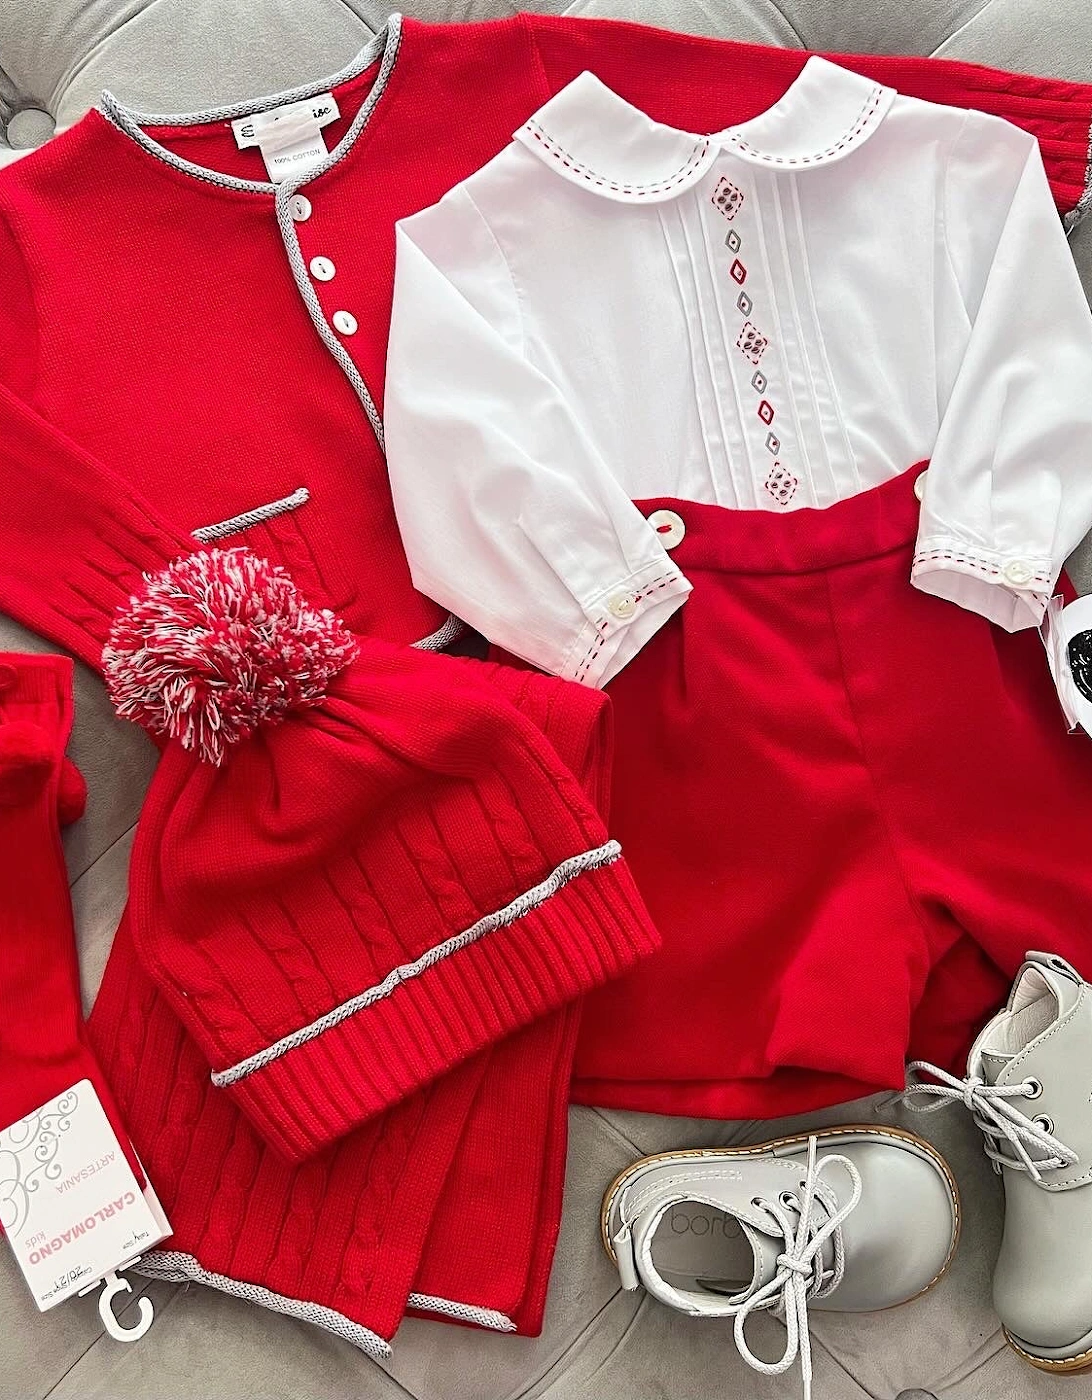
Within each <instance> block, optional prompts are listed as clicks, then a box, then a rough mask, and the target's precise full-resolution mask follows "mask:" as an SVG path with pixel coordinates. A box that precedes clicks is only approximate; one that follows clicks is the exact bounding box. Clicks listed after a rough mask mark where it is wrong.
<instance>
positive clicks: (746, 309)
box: [736, 292, 754, 316]
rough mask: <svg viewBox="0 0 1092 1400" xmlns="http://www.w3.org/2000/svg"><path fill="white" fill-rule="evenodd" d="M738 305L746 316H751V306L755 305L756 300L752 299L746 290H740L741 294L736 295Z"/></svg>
mask: <svg viewBox="0 0 1092 1400" xmlns="http://www.w3.org/2000/svg"><path fill="white" fill-rule="evenodd" d="M736 305H737V306H738V307H739V309H740V310H741V311H742V312H743V314H744V316H749V315H750V314H751V307H752V306H754V302H753V301H752V300H751V298H750V297H749V296H748V295H747V293H746V292H740V294H739V296H738V297H736Z"/></svg>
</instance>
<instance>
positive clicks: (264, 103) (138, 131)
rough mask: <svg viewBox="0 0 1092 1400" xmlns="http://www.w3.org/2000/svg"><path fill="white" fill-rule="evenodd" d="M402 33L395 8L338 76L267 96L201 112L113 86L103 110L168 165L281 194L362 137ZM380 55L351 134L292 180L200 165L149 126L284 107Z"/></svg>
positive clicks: (223, 183) (235, 186) (343, 79)
mask: <svg viewBox="0 0 1092 1400" xmlns="http://www.w3.org/2000/svg"><path fill="white" fill-rule="evenodd" d="M401 38H402V16H401V15H399V14H393V15H391V17H390V19H389V20H388V21H387V23H386V24H385V25H384V27H383V28H382V29H381V30H380V31H379V32H378V33H377V34H375V35H374V36H373V37H372V38H371V39H369V40H368V42H367V43H366V44H365V45H364V47H363V48H362V49H361V50H360V52H359V53H358V54H357V55H356V57H355V58H352V59H350V61H349V62H348V63H347V64H346V65H345V67H344V68H342V69H340V71H338V72H337V73H334V74H333V75H332V76H330V77H328V78H319V79H317V80H313V81H312V82H309V83H302V84H300V86H298V87H294V88H289V89H288V90H287V91H286V92H276V93H271V94H270V95H269V96H267V97H255V98H251V99H249V100H247V101H243V102H233V103H230V104H229V105H228V106H226V107H202V108H199V109H198V110H197V111H196V112H166V113H165V112H141V111H138V110H137V109H136V108H134V107H127V106H126V105H125V104H124V103H123V102H119V101H118V99H117V98H116V97H115V96H114V94H113V93H112V92H109V91H104V92H103V94H102V97H101V99H100V101H99V111H100V112H101V113H102V115H103V116H104V117H106V119H107V120H108V121H110V122H112V123H113V125H114V126H116V127H117V128H118V130H119V131H123V132H124V133H125V134H126V136H128V137H130V138H131V139H132V140H133V141H135V142H136V143H137V145H138V146H141V147H142V148H143V149H144V150H145V151H147V152H148V154H149V155H152V156H155V158H156V160H160V161H162V162H163V163H164V164H165V165H170V166H173V167H174V169H175V170H178V171H181V173H182V174H184V175H191V176H193V177H194V178H195V179H198V180H203V181H204V182H205V183H206V184H210V185H218V186H219V187H220V188H221V189H225V190H241V191H244V192H246V193H249V194H266V195H268V194H276V193H277V192H278V191H279V190H280V189H283V188H285V187H286V186H291V187H292V190H293V191H294V190H296V189H298V188H299V186H300V185H302V184H305V183H306V182H307V181H308V180H314V179H315V178H316V177H317V176H319V175H322V174H325V172H326V171H327V170H330V169H331V168H332V167H333V166H335V165H336V164H337V163H338V161H340V160H341V159H342V158H343V157H344V156H346V155H348V153H349V151H350V149H351V148H352V146H353V143H354V142H355V141H356V138H357V137H358V136H359V135H360V133H361V132H362V131H363V130H364V127H365V126H366V125H367V123H368V120H369V119H370V117H371V115H372V112H373V111H374V109H375V106H376V103H377V102H378V101H379V99H380V97H381V96H382V95H383V91H384V89H385V88H386V86H387V81H388V79H389V78H390V75H391V69H392V68H393V67H394V60H395V59H396V58H397V56H398V48H399V45H400V43H401ZM379 58H381V59H382V60H383V61H382V63H381V64H380V68H379V73H378V75H377V76H376V80H375V83H374V84H373V86H372V89H371V91H370V92H369V93H368V96H367V97H366V98H365V100H364V102H363V103H362V105H361V107H360V110H359V111H358V112H357V114H356V117H355V118H354V119H353V122H352V124H351V125H350V127H349V129H348V131H346V133H345V135H344V136H343V137H342V138H341V140H340V141H339V142H338V143H337V145H336V146H335V147H334V148H333V150H332V151H330V152H329V154H328V155H327V156H326V158H325V159H324V160H322V161H320V162H319V163H318V164H317V165H313V166H312V167H311V169H310V170H308V171H306V172H305V173H304V174H303V175H302V176H300V177H297V178H296V179H295V180H286V181H285V182H284V184H283V185H279V186H278V185H274V184H273V183H272V181H270V180H246V179H243V178H242V176H239V175H226V174H224V173H223V172H222V171H220V170H212V169H210V168H209V167H207V166H204V165H197V164H195V162H193V161H192V160H186V158H185V157H184V156H179V155H176V154H175V153H174V151H171V150H168V148H167V147H166V146H161V145H160V144H159V142H158V141H156V140H155V139H154V137H152V136H150V135H149V134H148V132H147V131H146V130H145V129H144V128H145V127H149V126H205V125H208V124H209V123H212V122H225V121H233V120H234V119H235V118H236V117H249V116H254V115H255V114H257V113H258V112H268V111H271V110H272V109H273V108H274V107H281V106H283V105H284V104H285V103H288V102H302V101H303V100H304V99H305V98H308V97H314V96H315V95H316V93H320V92H326V91H327V90H328V89H330V88H334V87H337V86H338V85H339V84H341V83H347V82H349V80H350V79H352V78H356V77H358V76H359V75H360V74H361V73H363V72H364V70H365V69H366V68H368V67H370V65H371V64H373V63H374V62H375V61H376V59H379Z"/></svg>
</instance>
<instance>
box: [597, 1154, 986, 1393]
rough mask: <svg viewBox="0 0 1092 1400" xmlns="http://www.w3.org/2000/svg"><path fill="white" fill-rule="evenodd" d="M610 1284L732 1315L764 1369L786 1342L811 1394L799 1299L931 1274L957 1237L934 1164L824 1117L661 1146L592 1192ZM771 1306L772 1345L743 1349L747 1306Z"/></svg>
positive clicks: (831, 1301) (778, 1365)
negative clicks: (598, 1193) (737, 1141)
mask: <svg viewBox="0 0 1092 1400" xmlns="http://www.w3.org/2000/svg"><path fill="white" fill-rule="evenodd" d="M602 1230H603V1242H604V1244H605V1245H606V1248H607V1253H608V1254H609V1255H610V1257H611V1258H612V1259H613V1260H614V1262H615V1263H616V1264H617V1266H618V1271H619V1273H620V1275H621V1278H622V1286H623V1288H627V1289H635V1288H637V1287H639V1286H641V1285H643V1286H644V1287H645V1288H646V1289H647V1290H648V1292H649V1293H650V1294H652V1295H653V1296H654V1297H656V1298H658V1299H659V1300H660V1301H661V1302H663V1303H666V1304H667V1305H668V1306H669V1307H673V1308H677V1309H679V1310H680V1311H681V1312H686V1313H690V1314H691V1315H693V1316H695V1317H734V1318H735V1339H736V1345H737V1347H738V1348H739V1352H740V1355H741V1356H742V1357H743V1359H744V1360H745V1361H746V1362H747V1363H748V1364H749V1365H751V1366H753V1367H754V1368H755V1370H758V1371H762V1372H765V1373H766V1374H768V1375H777V1374H779V1373H780V1372H782V1371H786V1370H787V1369H788V1368H789V1367H790V1366H791V1365H792V1364H793V1362H794V1361H795V1359H796V1357H797V1355H798V1354H799V1357H800V1363H801V1369H802V1371H803V1377H804V1394H805V1396H809V1395H810V1393H811V1347H810V1342H809V1336H808V1309H809V1307H812V1308H819V1309H828V1310H837V1311H842V1312H871V1311H873V1310H875V1309H878V1308H889V1307H893V1306H894V1305H895V1304H896V1303H904V1302H906V1301H908V1300H909V1299H910V1298H914V1297H916V1296H917V1295H918V1294H919V1293H924V1292H926V1291H927V1290H928V1289H929V1288H931V1287H932V1286H933V1284H935V1283H936V1282H937V1281H938V1280H939V1279H940V1277H941V1276H942V1275H943V1273H944V1271H945V1270H946V1269H947V1267H948V1265H949V1263H950V1262H951V1259H952V1255H953V1254H954V1252H955V1247H956V1240H957V1238H958V1236H959V1196H958V1192H957V1189H956V1184H955V1180H954V1178H953V1177H952V1174H951V1172H950V1170H949V1169H948V1166H947V1164H946V1163H945V1162H944V1160H943V1158H942V1157H941V1156H940V1155H939V1153H937V1151H936V1150H935V1149H934V1148H933V1147H931V1146H930V1145H929V1144H928V1143H927V1142H923V1141H922V1140H921V1139H920V1138H917V1137H914V1136H913V1135H912V1134H911V1133H905V1132H902V1131H901V1130H899V1129H898V1128H886V1127H859V1128H858V1127H838V1128H823V1129H820V1130H817V1131H816V1132H814V1133H811V1134H807V1133H801V1134H799V1135H796V1136H793V1137H785V1138H780V1139H778V1140H777V1141H775V1142H768V1143H763V1144H760V1145H758V1146H754V1147H719V1148H707V1149H703V1150H696V1151H682V1152H665V1153H661V1154H659V1155H658V1156H655V1157H643V1158H641V1160H640V1161H637V1162H634V1163H633V1165H632V1166H630V1167H628V1168H627V1169H626V1170H625V1171H624V1172H623V1173H622V1174H621V1176H619V1177H618V1178H617V1180H616V1181H615V1182H614V1183H613V1184H612V1185H611V1186H610V1187H609V1189H608V1190H607V1193H606V1195H605V1196H604V1198H603V1210H602ZM765 1309H769V1310H771V1311H773V1312H775V1313H776V1314H777V1315H779V1316H781V1317H783V1318H784V1321H785V1326H786V1329H787V1333H788V1335H787V1338H786V1343H785V1351H784V1354H783V1355H782V1357H781V1359H780V1360H779V1361H776V1362H766V1361H762V1360H760V1359H759V1358H758V1357H756V1356H755V1355H754V1353H753V1352H752V1351H751V1349H750V1347H749V1346H748V1345H747V1340H746V1337H745V1335H744V1329H745V1326H746V1322H747V1318H748V1317H750V1315H751V1314H752V1313H753V1312H756V1311H759V1310H765Z"/></svg>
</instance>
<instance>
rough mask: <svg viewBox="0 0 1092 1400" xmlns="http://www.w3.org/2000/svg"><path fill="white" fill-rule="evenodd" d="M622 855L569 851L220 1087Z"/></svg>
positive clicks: (611, 845) (219, 1079) (236, 1068)
mask: <svg viewBox="0 0 1092 1400" xmlns="http://www.w3.org/2000/svg"><path fill="white" fill-rule="evenodd" d="M621 854H622V848H621V846H619V844H618V842H617V841H607V842H606V843H605V844H604V845H602V846H597V847H595V849H594V850H590V851H582V852H581V853H580V854H579V855H576V856H570V857H569V859H568V860H564V861H562V862H561V864H560V865H559V866H558V867H557V869H556V870H554V871H553V872H552V873H551V874H550V875H548V876H547V877H546V879H545V880H543V881H542V882H541V883H540V884H537V885H534V886H533V887H532V888H531V889H529V890H524V892H523V894H521V895H518V896H517V897H516V898H515V899H513V900H512V902H511V903H510V904H506V905H505V906H504V908H503V909H496V910H494V911H493V913H492V914H486V915H485V917H484V918H481V919H479V920H478V921H477V923H475V924H471V926H470V927H469V928H465V929H463V930H462V932H461V933H456V934H454V935H453V936H452V937H451V938H445V939H444V941H443V942H442V943H437V944H436V945H435V946H434V947H432V948H430V949H429V950H428V951H427V952H426V953H422V954H421V956H420V957H419V958H416V959H415V960H414V961H413V962H409V963H402V964H401V965H400V966H398V967H395V968H392V969H391V971H390V972H388V973H387V975H386V977H384V979H383V981H382V982H377V983H376V984H375V986H373V987H368V988H367V989H366V990H365V991H363V992H360V993H358V994H357V995H356V996H355V997H350V998H349V1000H348V1001H343V1002H342V1003H341V1005H340V1006H335V1007H334V1008H333V1009H332V1010H330V1011H327V1012H326V1014H325V1015H324V1016H320V1017H319V1018H318V1019H317V1020H315V1021H312V1022H311V1023H310V1024H309V1025H306V1026H300V1028H299V1029H298V1030H294V1031H291V1032H290V1033H289V1034H288V1035H286V1036H282V1037H281V1039H280V1040H276V1041H274V1042H273V1044H272V1045H266V1046H265V1047H264V1048H263V1049H261V1050H257V1051H255V1053H254V1054H253V1055H248V1056H247V1057H246V1059H245V1060H240V1061H239V1062H238V1064H234V1065H229V1066H228V1068H227V1069H221V1070H213V1071H212V1074H211V1079H212V1082H213V1084H215V1085H216V1087H217V1088H218V1089H223V1088H225V1087H227V1086H228V1085H230V1084H237V1083H238V1082H239V1080H241V1079H246V1078H247V1077H248V1076H249V1075H251V1074H254V1073H256V1072H257V1071H258V1070H260V1069H265V1067H266V1066H267V1065H270V1064H272V1063H273V1062H274V1060H279V1059H280V1058H281V1056H282V1055H287V1054H288V1052H289V1051H290V1050H298V1049H299V1047H300V1046H301V1045H307V1044H309V1043H310V1042H311V1041H312V1040H315V1039H317V1038H318V1037H319V1036H320V1035H322V1034H324V1033H325V1032H326V1031H329V1030H333V1029H334V1027H335V1026H340V1025H341V1023H342V1021H347V1020H349V1018H350V1017H352V1016H356V1015H358V1014H359V1013H360V1012H361V1011H366V1010H367V1009H368V1007H370V1006H373V1005H374V1004H375V1003H376V1002H377V1001H382V1000H383V999H384V998H385V997H389V996H390V995H391V993H392V992H394V991H395V990H396V989H397V988H398V987H400V986H402V985H403V984H404V983H406V982H409V981H411V980H412V979H413V978H415V977H420V976H421V974H422V973H424V972H427V971H428V970H429V968H430V967H435V965H436V964H437V963H439V962H442V961H443V960H444V958H448V957H450V956H451V955H452V954H453V953H458V952H460V951H461V950H462V949H463V948H466V947H468V946H469V945H470V944H471V943H476V942H477V941H478V939H479V938H484V937H485V935H486V934H489V933H494V932H495V931H496V930H497V929H499V928H506V927H507V926H508V925H509V924H514V923H515V922H516V920H517V919H522V918H523V917H524V915H525V914H529V913H530V912H531V911H532V910H533V909H537V908H538V907H539V905H541V904H545V902H546V901H547V900H548V899H549V898H550V897H551V896H552V895H555V894H557V892H558V891H559V890H561V889H563V888H564V887H565V886H566V885H567V884H569V882H570V881H572V880H575V879H577V877H578V876H580V875H582V874H583V873H584V872H585V871H587V870H599V869H600V868H602V867H603V866H605V865H613V864H614V862H615V861H616V860H618V859H619V858H620V856H621Z"/></svg>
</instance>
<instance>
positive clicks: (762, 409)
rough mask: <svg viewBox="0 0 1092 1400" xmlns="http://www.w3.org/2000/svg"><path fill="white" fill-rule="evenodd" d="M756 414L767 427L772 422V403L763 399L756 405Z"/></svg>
mask: <svg viewBox="0 0 1092 1400" xmlns="http://www.w3.org/2000/svg"><path fill="white" fill-rule="evenodd" d="M758 416H759V417H760V418H761V419H762V421H763V423H765V424H766V426H767V428H768V427H769V426H770V424H771V423H772V422H773V417H774V414H773V404H772V403H770V402H769V401H768V400H766V399H763V400H762V402H761V403H760V404H759V406H758Z"/></svg>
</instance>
